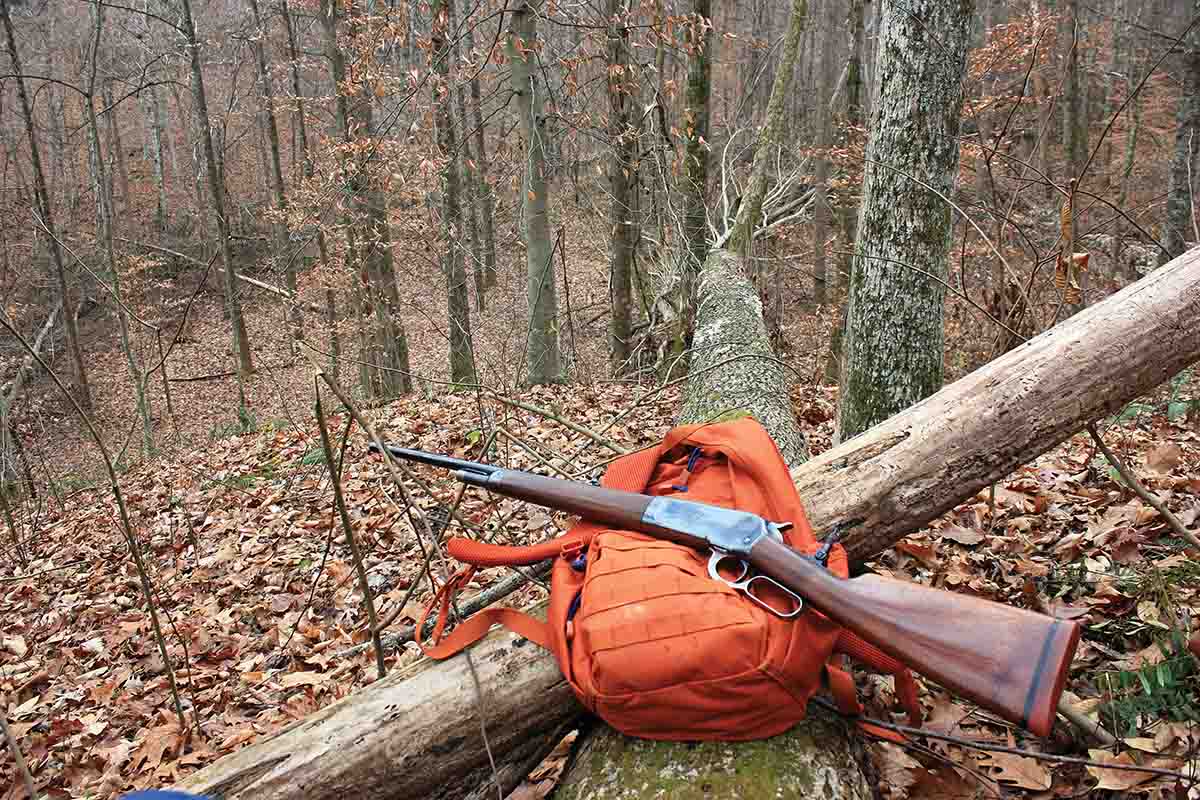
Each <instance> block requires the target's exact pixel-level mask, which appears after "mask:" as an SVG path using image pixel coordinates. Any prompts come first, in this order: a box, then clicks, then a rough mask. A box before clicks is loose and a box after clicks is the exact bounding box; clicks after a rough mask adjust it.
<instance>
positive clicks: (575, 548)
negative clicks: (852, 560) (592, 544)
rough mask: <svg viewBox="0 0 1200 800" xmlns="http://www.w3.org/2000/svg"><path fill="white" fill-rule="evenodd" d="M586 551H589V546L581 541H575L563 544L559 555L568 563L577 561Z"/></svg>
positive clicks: (559, 549)
mask: <svg viewBox="0 0 1200 800" xmlns="http://www.w3.org/2000/svg"><path fill="white" fill-rule="evenodd" d="M584 550H587V546H586V545H585V544H584V543H583V542H581V541H580V540H579V539H573V540H571V541H569V542H563V544H562V546H561V547H560V548H558V555H559V557H560V558H565V559H566V560H567V561H575V560H576V559H578V558H579V557H580V556H581V555H583V551H584Z"/></svg>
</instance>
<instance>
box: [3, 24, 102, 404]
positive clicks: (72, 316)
mask: <svg viewBox="0 0 1200 800" xmlns="http://www.w3.org/2000/svg"><path fill="white" fill-rule="evenodd" d="M11 5H12V0H0V16H2V17H3V19H4V35H5V37H6V38H7V39H8V57H9V60H10V61H11V62H12V71H13V74H14V75H15V81H16V84H17V98H18V100H19V102H20V106H21V116H22V118H23V120H24V123H25V133H26V135H27V136H28V137H29V161H30V164H31V166H32V168H33V186H34V194H35V201H36V206H37V209H36V214H35V216H37V217H38V218H39V222H38V223H37V225H35V228H36V227H42V228H44V229H45V231H46V236H47V239H48V240H49V247H50V257H51V258H52V259H53V261H54V277H55V279H56V280H57V281H58V293H59V296H61V297H62V301H63V324H64V327H65V328H66V331H67V351H68V352H69V353H70V356H71V366H72V368H73V369H72V373H73V374H72V376H71V378H72V383H73V386H72V394H73V396H74V397H75V399H76V400H77V401H78V402H79V405H80V407H81V408H83V410H84V412H86V413H88V414H90V413H91V412H92V392H91V388H90V387H89V386H88V377H87V369H86V368H85V367H84V364H83V350H82V348H81V347H80V346H79V327H78V323H77V321H76V320H77V317H76V303H75V300H74V294H73V293H72V291H71V287H70V284H69V282H68V281H67V269H66V265H65V263H64V260H63V252H62V246H61V244H60V243H59V238H58V228H57V227H56V226H55V224H54V208H53V203H52V202H51V199H50V193H49V191H48V190H47V187H46V176H45V173H44V172H43V170H42V157H41V147H40V145H39V143H38V138H37V130H36V129H35V127H34V124H33V108H32V107H31V106H30V103H29V95H28V94H27V93H26V91H25V75H24V73H23V72H22V69H21V58H20V54H19V52H18V50H17V39H16V35H15V34H14V33H13V24H12V16H11V9H10V6H11Z"/></svg>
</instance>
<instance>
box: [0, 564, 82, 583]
mask: <svg viewBox="0 0 1200 800" xmlns="http://www.w3.org/2000/svg"><path fill="white" fill-rule="evenodd" d="M86 563H87V560H86V559H84V560H81V561H72V562H71V563H69V564H63V565H62V566H61V567H50V568H49V569H44V570H42V571H41V572H31V573H29V574H28V575H14V576H13V577H11V578H0V583H17V582H18V581H24V580H28V579H30V578H36V577H37V576H38V575H48V574H49V573H51V572H58V571H59V570H60V569H70V568H71V567H77V566H79V565H80V564H86Z"/></svg>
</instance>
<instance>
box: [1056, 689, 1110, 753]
mask: <svg viewBox="0 0 1200 800" xmlns="http://www.w3.org/2000/svg"><path fill="white" fill-rule="evenodd" d="M1058 713H1060V714H1062V715H1063V716H1064V717H1066V718H1067V719H1068V720H1070V722H1071V724H1072V725H1074V726H1075V727H1076V728H1078V729H1079V730H1081V731H1083V732H1084V733H1087V734H1090V735H1092V736H1094V737H1095V738H1096V741H1098V742H1100V743H1101V744H1102V745H1104V746H1105V747H1112V746H1113V745H1114V744H1116V743H1117V737H1115V736H1113V735H1112V734H1111V733H1109V732H1108V729H1106V728H1105V727H1104V726H1103V725H1101V724H1100V722H1099V721H1098V720H1094V719H1092V718H1091V717H1089V716H1088V715H1087V714H1084V713H1082V712H1079V711H1076V710H1075V709H1074V708H1072V707H1071V706H1070V704H1068V703H1067V701H1066V700H1063V699H1061V698H1060V699H1059V701H1058Z"/></svg>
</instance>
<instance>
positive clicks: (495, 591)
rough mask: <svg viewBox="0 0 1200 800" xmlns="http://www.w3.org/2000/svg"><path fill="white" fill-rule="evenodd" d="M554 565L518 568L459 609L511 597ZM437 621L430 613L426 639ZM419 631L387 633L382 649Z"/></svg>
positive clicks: (359, 647) (349, 652) (467, 611)
mask: <svg viewBox="0 0 1200 800" xmlns="http://www.w3.org/2000/svg"><path fill="white" fill-rule="evenodd" d="M551 564H553V562H552V561H542V562H540V563H538V564H534V565H533V566H532V567H530V568H529V571H528V572H521V571H520V570H517V573H516V574H515V575H510V576H508V577H507V578H505V579H504V580H502V581H500V582H499V583H497V584H495V585H494V586H490V587H488V588H487V589H484V590H483V591H482V592H480V593H479V594H476V595H473V596H471V597H468V598H467V599H466V600H463V601H461V602H460V603H459V605H458V610H459V612H460V613H461V614H462V616H464V617H467V616H470V615H471V614H474V613H475V612H476V611H479V610H480V609H483V608H487V607H488V606H490V605H491V604H492V603H495V602H497V601H499V600H502V599H504V598H505V597H508V596H509V595H510V594H512V593H513V592H515V591H516V590H517V589H520V588H521V587H522V586H524V585H525V584H527V583H530V582H531V581H533V580H534V579H536V578H541V577H544V576H546V575H549V574H550V566H551ZM436 624H437V619H436V618H435V617H432V616H431V617H430V618H429V619H427V620H425V626H424V627H423V628H422V629H421V637H422V638H424V637H426V636H428V635H429V634H431V633H433V626H434V625H436ZM416 634H417V626H416V625H406V626H405V627H403V628H401V629H400V630H398V631H396V632H395V633H393V634H390V635H388V636H384V637H383V648H384V650H387V651H391V650H395V649H396V648H398V647H400V646H401V645H403V644H404V643H405V642H411V641H413V640H414V639H416V638H417V636H416ZM370 646H371V643H370V642H363V643H362V644H356V645H354V646H353V647H348V648H346V649H345V650H342V651H341V652H339V653H337V654H336V655H335V656H334V658H337V659H341V658H348V657H349V656H356V655H358V654H359V653H362V652H364V651H365V650H366V649H367V648H368V647H370Z"/></svg>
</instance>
